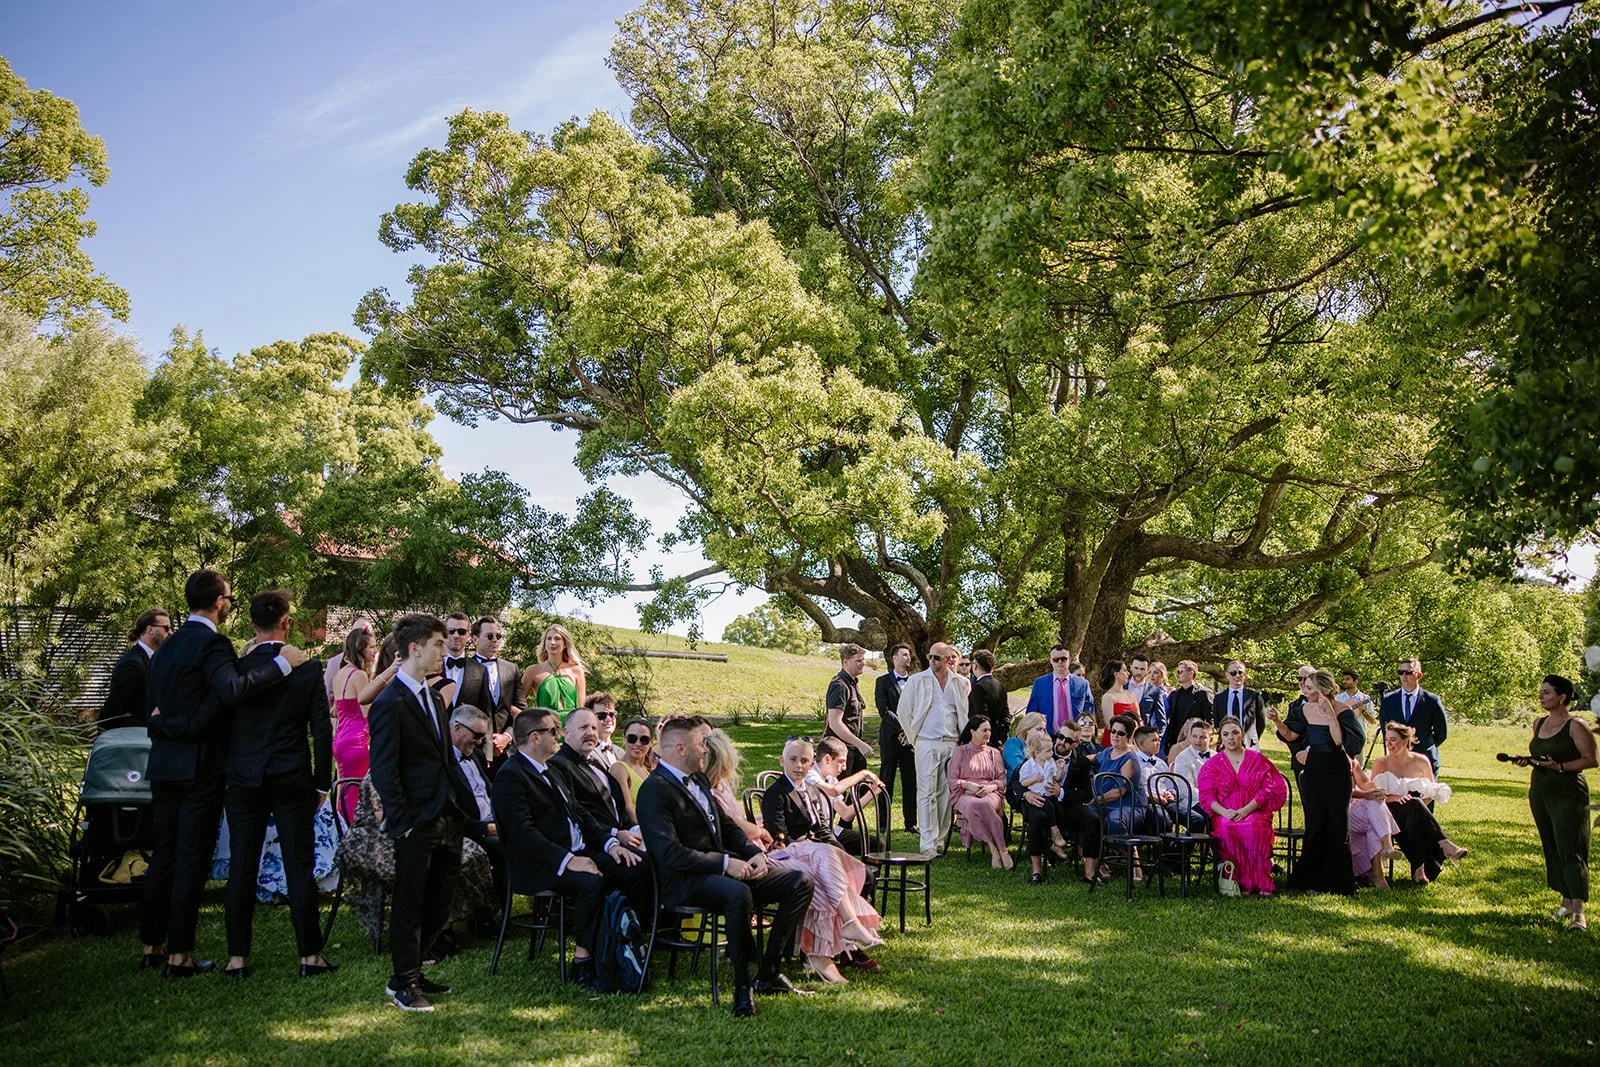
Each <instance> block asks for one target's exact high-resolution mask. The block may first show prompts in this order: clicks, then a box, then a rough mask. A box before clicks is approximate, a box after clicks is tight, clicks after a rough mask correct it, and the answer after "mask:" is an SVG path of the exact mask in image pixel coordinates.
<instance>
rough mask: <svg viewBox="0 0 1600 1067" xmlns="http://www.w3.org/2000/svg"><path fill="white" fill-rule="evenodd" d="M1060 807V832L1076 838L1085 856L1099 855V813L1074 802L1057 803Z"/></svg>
mask: <svg viewBox="0 0 1600 1067" xmlns="http://www.w3.org/2000/svg"><path fill="white" fill-rule="evenodd" d="M1058 803H1060V805H1061V831H1062V833H1064V834H1065V835H1066V836H1068V837H1072V838H1076V839H1077V842H1078V847H1079V848H1080V849H1081V850H1082V851H1083V854H1084V855H1085V856H1098V855H1099V854H1100V812H1099V811H1098V810H1097V809H1096V808H1095V807H1094V806H1093V805H1090V804H1082V803H1077V802H1075V801H1070V800H1069V801H1063V802H1058Z"/></svg>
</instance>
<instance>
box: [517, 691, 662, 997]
mask: <svg viewBox="0 0 1600 1067" xmlns="http://www.w3.org/2000/svg"><path fill="white" fill-rule="evenodd" d="M511 732H512V739H513V743H514V744H515V751H514V752H513V754H512V756H511V758H510V759H508V760H506V763H505V765H504V766H503V767H501V768H500V773H499V774H497V775H495V779H494V814H495V821H496V824H497V825H498V826H499V827H500V832H501V835H502V838H503V840H504V841H505V845H506V854H507V862H508V863H509V864H510V866H511V869H512V871H513V872H515V873H514V874H513V875H512V885H513V887H515V888H516V889H517V890H518V891H520V892H526V893H542V892H544V891H545V890H547V889H553V890H555V891H556V892H558V893H560V894H561V895H562V896H564V897H566V898H567V899H568V901H569V902H570V903H571V906H572V909H573V916H572V935H573V940H574V941H576V942H577V948H576V950H574V952H573V954H572V958H573V978H574V980H575V981H577V982H578V983H580V984H582V985H593V984H594V979H595V970H594V960H593V958H592V955H591V954H592V953H593V952H594V945H595V940H596V938H597V937H598V935H599V932H600V918H601V914H602V910H603V908H604V905H605V899H606V896H607V894H609V893H610V892H611V891H612V890H614V889H620V890H622V891H623V893H625V894H627V896H628V897H629V898H630V899H631V900H632V901H633V902H634V903H635V906H636V907H637V906H638V904H639V903H640V902H643V901H644V900H645V899H646V898H648V897H649V895H650V872H649V868H647V867H646V866H645V865H644V861H643V859H642V857H641V856H640V855H639V854H638V853H637V852H634V851H633V850H631V849H629V848H627V847H626V846H624V845H623V843H622V842H621V841H620V840H619V838H618V835H617V833H616V832H615V831H613V830H611V829H608V828H607V827H605V826H602V825H601V824H600V823H598V822H596V821H595V820H594V818H593V817H592V816H591V815H590V814H589V812H587V811H586V810H584V808H583V806H582V805H581V804H579V803H578V802H577V800H576V799H575V798H574V797H573V795H572V793H571V791H570V790H569V789H568V787H567V782H568V779H567V777H566V776H565V775H564V774H563V773H562V772H561V771H559V770H557V769H556V768H555V766H554V756H555V754H556V752H557V750H558V749H559V747H560V744H561V743H560V741H559V736H560V733H561V724H560V721H559V720H558V719H557V718H556V713H555V712H553V711H551V710H550V709H549V708H533V709H531V710H529V711H525V712H523V713H522V714H521V715H518V716H517V717H516V719H515V720H514V721H513V722H512V724H511Z"/></svg>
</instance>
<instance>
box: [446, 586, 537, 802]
mask: <svg viewBox="0 0 1600 1067" xmlns="http://www.w3.org/2000/svg"><path fill="white" fill-rule="evenodd" d="M472 633H473V641H474V642H475V643H476V645H477V652H476V654H475V655H474V656H473V657H472V658H471V659H469V660H467V662H466V665H465V666H464V667H463V668H462V671H461V684H460V685H458V686H457V687H456V702H455V706H456V707H458V708H459V707H461V706H462V705H463V704H470V705H471V706H472V707H475V708H478V709H479V710H481V711H482V712H483V713H484V714H485V715H487V716H489V733H490V737H489V740H488V742H487V743H486V745H485V749H484V756H485V757H486V758H487V760H488V762H489V769H490V773H491V774H492V773H493V772H494V769H495V768H496V767H498V766H499V764H500V761H501V760H503V759H504V758H505V755H506V753H507V752H508V751H509V750H510V747H511V720H512V719H514V718H516V716H517V715H518V714H519V713H520V712H521V711H522V709H523V708H524V707H526V706H527V703H528V700H527V696H526V695H525V694H524V692H523V689H522V671H521V670H519V669H518V668H517V665H516V664H515V663H512V662H511V661H510V660H504V659H501V658H500V646H501V645H503V644H505V641H506V631H505V627H503V626H501V625H500V620H499V619H496V618H493V617H491V616H488V615H485V616H484V617H483V618H481V619H479V620H478V621H477V622H475V623H473V624H472Z"/></svg>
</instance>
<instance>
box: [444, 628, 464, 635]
mask: <svg viewBox="0 0 1600 1067" xmlns="http://www.w3.org/2000/svg"><path fill="white" fill-rule="evenodd" d="M445 632H446V633H448V634H449V635H450V636H451V637H465V636H467V631H466V629H465V628H462V629H458V630H447V631H445Z"/></svg>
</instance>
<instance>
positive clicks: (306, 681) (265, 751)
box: [227, 643, 333, 792]
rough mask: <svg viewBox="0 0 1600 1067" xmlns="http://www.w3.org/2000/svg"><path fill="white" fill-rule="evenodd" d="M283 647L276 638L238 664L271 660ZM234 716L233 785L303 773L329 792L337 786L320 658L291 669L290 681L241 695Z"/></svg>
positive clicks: (230, 749) (230, 763)
mask: <svg viewBox="0 0 1600 1067" xmlns="http://www.w3.org/2000/svg"><path fill="white" fill-rule="evenodd" d="M280 647H281V646H280V645H278V644H276V643H274V644H262V645H257V646H256V647H255V648H253V649H251V650H250V653H249V654H248V655H246V656H244V657H243V658H242V659H240V660H239V665H240V666H241V667H243V668H245V669H246V670H253V669H254V668H256V667H258V666H260V665H261V664H263V663H269V664H270V663H271V662H272V658H273V657H274V656H276V655H277V654H278V649H279V648H280ZM231 721H232V725H233V735H232V737H231V738H230V739H229V743H228V765H227V767H228V784H229V785H242V786H257V785H260V784H261V783H262V780H263V779H265V778H278V777H282V776H285V775H302V776H304V778H305V784H306V786H307V787H310V786H313V785H314V786H315V787H316V788H318V789H320V790H322V791H324V792H326V791H327V790H328V789H329V788H331V787H332V785H333V775H332V768H333V727H332V726H331V725H330V724H329V722H328V691H327V690H326V689H324V688H323V685H322V661H321V660H315V659H312V660H307V661H306V662H304V663H302V664H300V666H298V667H296V668H295V669H294V670H293V671H291V672H290V674H289V680H288V681H287V682H286V683H285V684H283V685H281V686H275V687H274V688H272V689H270V690H266V691H263V692H258V693H252V694H250V695H249V696H247V697H245V698H244V699H243V700H241V701H239V704H238V706H237V707H235V708H234V709H233V715H232V716H231ZM308 728H309V729H310V731H311V744H310V745H309V746H308V745H307V744H306V730H307V729H308ZM313 757H314V758H313Z"/></svg>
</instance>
